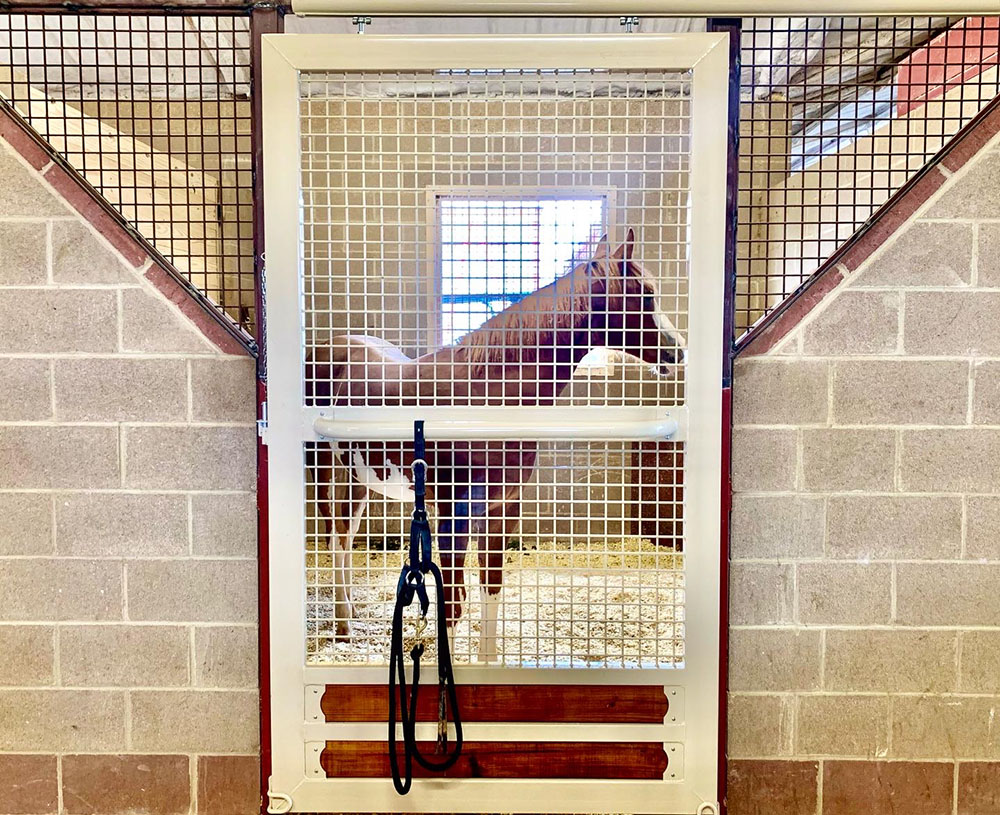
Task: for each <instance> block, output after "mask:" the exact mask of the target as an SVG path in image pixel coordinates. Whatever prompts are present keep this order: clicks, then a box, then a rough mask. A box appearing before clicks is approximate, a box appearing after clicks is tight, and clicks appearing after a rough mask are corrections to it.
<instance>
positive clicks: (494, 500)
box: [306, 229, 684, 662]
mask: <svg viewBox="0 0 1000 815" xmlns="http://www.w3.org/2000/svg"><path fill="white" fill-rule="evenodd" d="M633 242H634V235H633V231H632V230H631V229H629V230H628V232H627V235H626V239H625V241H624V243H622V244H621V245H620V246H619V247H618V248H617V250H615V252H613V253H611V254H609V253H608V249H607V236H605V237H604V238H602V239H601V242H600V246H599V248H598V250H597V252H596V254H595V255H594V257H593V259H592V260H590V261H589V262H587V263H582V264H580V265H578V266H577V267H576V268H575V269H573V271H571V272H569V273H568V274H566V275H564V276H562V277H560V278H558V279H557V280H556V281H555V282H554V283H552V284H550V285H548V286H545V287H544V288H541V289H538V290H537V291H536V292H534V293H532V294H530V295H528V296H527V297H525V298H523V299H522V300H520V301H519V302H517V303H515V304H514V305H512V306H510V307H509V308H507V309H505V310H504V311H502V312H501V313H500V314H498V315H496V316H495V317H493V318H491V319H489V320H487V321H486V322H485V323H484V324H483V325H482V326H481V327H480V328H478V329H476V330H475V331H472V332H470V333H469V334H466V335H465V336H464V337H463V338H462V339H461V340H460V341H459V342H458V343H457V344H455V345H451V346H447V347H445V348H442V349H441V350H439V351H435V352H433V353H429V354H425V355H423V356H420V357H417V358H416V359H410V358H408V357H407V356H405V355H404V354H403V353H402V352H400V351H399V350H398V349H396V348H395V347H394V346H392V345H390V344H389V343H387V342H385V341H383V340H379V339H375V338H372V337H359V336H350V335H346V336H340V337H337V338H336V339H335V340H334V342H333V344H332V345H331V346H330V347H327V348H321V349H318V350H317V351H316V353H315V354H313V355H312V356H311V358H310V359H308V360H307V362H306V380H307V382H308V383H309V385H308V388H307V400H308V404H310V405H315V406H326V405H332V406H341V407H343V406H351V405H354V406H367V405H413V406H414V407H419V406H420V405H470V406H471V405H480V406H481V405H505V404H507V405H533V406H539V405H553V404H554V403H555V400H556V398H557V397H558V396H559V394H560V392H561V391H562V390H563V389H564V388H565V387H566V385H567V384H568V383H569V382H570V380H571V379H572V376H573V371H574V370H575V368H576V366H577V365H578V364H579V362H580V361H581V360H582V359H583V357H584V356H586V354H587V353H588V352H589V351H590V350H591V349H593V348H598V347H607V348H613V349H619V350H622V351H624V352H626V353H630V354H632V355H633V356H637V357H639V358H641V359H642V360H643V362H645V363H647V364H649V365H653V366H661V365H667V366H670V365H675V364H676V363H677V362H678V360H679V358H680V356H681V353H682V349H683V347H684V343H683V340H682V338H681V336H680V334H679V332H678V331H677V330H676V329H675V328H674V327H673V325H671V323H670V322H669V320H668V319H667V318H666V317H665V316H664V315H663V314H662V313H660V312H659V311H658V310H657V290H656V285H655V280H654V279H653V278H652V277H651V276H650V275H649V274H647V273H646V272H645V271H644V270H643V269H642V267H641V266H640V265H639V264H638V263H636V262H635V261H633V260H632V248H633ZM419 416H420V412H419V410H414V418H419ZM536 452H537V444H536V443H534V442H519V441H509V442H503V441H482V442H476V441H473V442H440V441H439V442H429V443H428V444H427V453H426V456H425V458H426V460H427V473H428V488H427V498H428V502H429V503H431V504H433V505H434V506H435V507H436V510H437V517H438V519H439V520H438V528H437V536H436V539H437V544H438V553H439V557H440V560H441V570H442V573H443V575H444V580H445V597H444V602H445V606H446V613H447V616H448V620H449V621H451V623H450V624H451V625H452V626H454V623H455V621H457V620H458V619H459V617H460V616H461V613H462V603H463V602H464V600H465V586H464V580H463V572H464V568H465V553H466V549H467V547H468V543H469V539H470V538H476V539H477V540H478V544H479V546H478V548H479V565H480V586H481V602H482V621H481V626H482V628H481V632H480V640H479V654H478V657H479V659H480V660H481V661H486V662H490V661H493V660H494V659H496V655H497V652H496V632H497V628H496V627H497V606H498V603H499V593H500V590H501V587H502V583H503V573H502V569H503V560H504V549H505V544H506V540H507V538H508V537H509V536H510V535H511V534H512V533H513V532H514V530H515V528H516V527H517V525H518V523H519V520H520V518H519V515H520V501H521V491H522V488H523V485H524V484H525V483H527V481H528V480H529V479H530V477H531V474H532V471H533V469H534V466H535V457H536ZM412 461H413V452H412V449H409V448H408V446H406V445H396V446H392V445H387V444H386V443H383V442H361V443H337V442H331V444H330V446H329V447H328V448H327V447H325V446H323V447H320V448H319V449H318V450H317V451H316V452H315V453H314V454H313V456H312V458H311V460H310V462H309V464H310V466H311V467H313V468H314V469H315V471H316V484H317V492H318V494H317V502H318V505H319V506H318V508H319V512H320V515H321V516H322V517H323V519H324V526H325V530H326V533H327V534H328V535H330V536H331V544H332V547H331V548H332V550H333V554H334V570H335V575H334V576H335V584H336V588H335V596H334V600H335V614H336V620H337V635H338V636H348V635H349V633H350V620H351V618H352V608H351V592H350V572H351V552H352V544H353V539H354V536H355V535H356V534H357V531H358V527H359V525H360V523H361V516H362V513H363V512H364V509H365V506H366V504H367V501H368V495H369V491H372V492H375V493H378V494H381V495H386V496H388V497H390V498H394V499H396V500H399V501H408V500H412V499H413V492H412V489H411V487H410V482H409V479H408V474H409V471H410V466H411V464H412Z"/></svg>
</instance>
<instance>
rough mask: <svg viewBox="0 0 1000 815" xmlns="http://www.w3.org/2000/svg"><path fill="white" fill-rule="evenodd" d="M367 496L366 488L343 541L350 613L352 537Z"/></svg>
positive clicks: (352, 564)
mask: <svg viewBox="0 0 1000 815" xmlns="http://www.w3.org/2000/svg"><path fill="white" fill-rule="evenodd" d="M368 498H369V493H368V490H365V497H364V498H362V499H361V500H360V501H358V505H357V507H356V508H355V510H354V516H353V517H352V518H351V525H350V526H349V527H348V528H347V535H345V537H346V538H347V540H346V541H345V545H344V551H345V554H346V556H347V557H346V562H345V564H344V589H345V591H344V593H345V595H346V597H347V606H348V608H349V609H350V610H351V614H352V615H353V613H354V601H353V598H352V597H351V595H352V594H353V592H352V589H353V587H354V557H353V552H354V538H355V537H357V534H358V530H359V529H361V516H362V515H364V514H365V509H366V508H367V506H368Z"/></svg>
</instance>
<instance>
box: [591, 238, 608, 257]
mask: <svg viewBox="0 0 1000 815" xmlns="http://www.w3.org/2000/svg"><path fill="white" fill-rule="evenodd" d="M607 256H608V233H607V232H605V233H604V234H603V235H601V239H600V240H599V241H598V242H597V251H595V252H594V257H593V258H592V260H600V259H601V258H606V257H607Z"/></svg>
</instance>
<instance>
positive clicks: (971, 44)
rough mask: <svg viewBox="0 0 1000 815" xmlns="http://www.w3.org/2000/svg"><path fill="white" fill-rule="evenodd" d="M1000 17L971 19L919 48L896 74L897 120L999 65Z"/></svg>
mask: <svg viewBox="0 0 1000 815" xmlns="http://www.w3.org/2000/svg"><path fill="white" fill-rule="evenodd" d="M998 55H1000V17H967V18H966V19H964V20H962V22H960V23H958V24H957V25H955V26H954V27H953V28H951V29H949V30H948V31H946V32H944V33H943V34H941V35H939V36H937V37H935V38H934V39H933V40H931V41H930V42H929V43H928V44H927V45H925V46H924V47H923V48H918V49H917V50H916V51H914V52H913V53H912V54H910V55H909V56H908V57H907V58H906V59H904V60H903V61H902V62H901V63H899V69H898V70H897V72H896V83H895V84H896V116H897V117H902V116H906V115H907V114H909V113H911V112H912V111H914V110H916V109H917V108H919V107H921V106H923V105H924V104H926V103H927V102H929V101H931V100H932V99H937V98H939V97H941V96H944V95H945V94H946V93H947V92H948V91H950V90H951V89H952V88H957V87H958V86H959V85H961V84H963V83H965V82H968V81H969V80H970V79H972V78H973V77H976V76H979V74H981V73H983V71H985V70H986V69H987V68H989V67H991V66H993V65H996V64H997V61H998Z"/></svg>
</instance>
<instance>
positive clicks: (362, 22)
mask: <svg viewBox="0 0 1000 815" xmlns="http://www.w3.org/2000/svg"><path fill="white" fill-rule="evenodd" d="M371 24H372V18H371V17H360V16H359V17H351V25H354V26H357V27H358V33H359V34H364V33H365V26H369V25H371Z"/></svg>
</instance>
